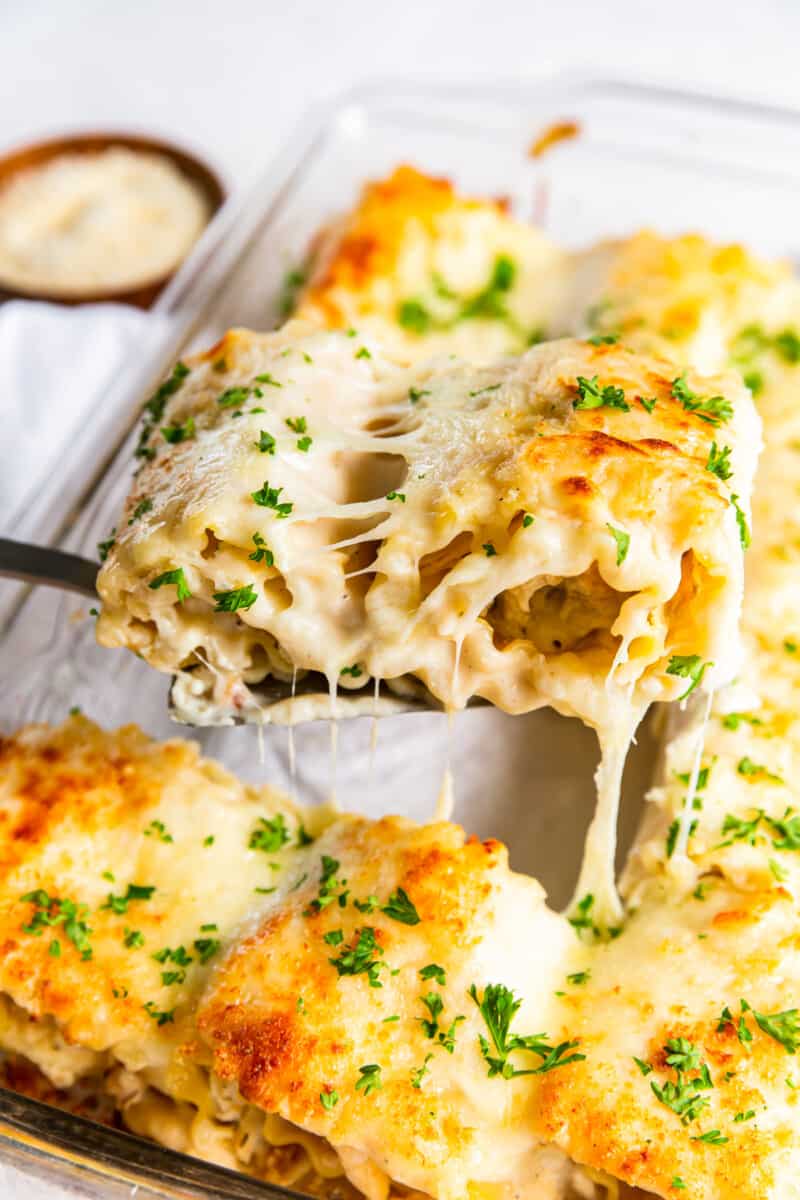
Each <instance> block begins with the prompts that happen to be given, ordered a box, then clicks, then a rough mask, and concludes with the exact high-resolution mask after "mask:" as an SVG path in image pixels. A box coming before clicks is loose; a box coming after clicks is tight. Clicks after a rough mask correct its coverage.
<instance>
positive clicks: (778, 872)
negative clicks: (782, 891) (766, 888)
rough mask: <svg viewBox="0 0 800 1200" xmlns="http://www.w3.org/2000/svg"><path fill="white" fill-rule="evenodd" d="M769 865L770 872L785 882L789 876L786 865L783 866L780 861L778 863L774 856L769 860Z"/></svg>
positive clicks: (778, 879) (779, 880)
mask: <svg viewBox="0 0 800 1200" xmlns="http://www.w3.org/2000/svg"><path fill="white" fill-rule="evenodd" d="M767 866H768V867H769V869H770V873H771V874H772V875H773V876H774V878H775V879H776V880H777V882H778V883H785V882H786V880H787V879H788V878H789V872H788V871H787V870H786V868H785V867H782V866H781V865H780V863H777V862H776V861H775V859H774V858H771V859H770V860H769V861H768V863H767Z"/></svg>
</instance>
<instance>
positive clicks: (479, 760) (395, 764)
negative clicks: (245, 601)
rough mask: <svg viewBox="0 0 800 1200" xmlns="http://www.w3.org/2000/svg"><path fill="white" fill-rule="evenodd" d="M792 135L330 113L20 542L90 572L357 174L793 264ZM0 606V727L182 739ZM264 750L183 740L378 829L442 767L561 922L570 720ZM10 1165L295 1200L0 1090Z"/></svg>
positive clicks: (600, 102)
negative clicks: (213, 348) (217, 355)
mask: <svg viewBox="0 0 800 1200" xmlns="http://www.w3.org/2000/svg"><path fill="white" fill-rule="evenodd" d="M560 121H571V122H575V124H576V125H577V136H575V137H572V138H570V139H568V140H564V141H561V142H558V143H556V144H554V145H553V146H552V147H551V148H550V149H549V150H548V151H547V152H546V153H545V154H544V155H542V156H539V157H535V156H531V154H530V153H529V151H530V147H531V145H532V144H533V142H534V140H535V139H536V138H537V136H538V135H540V134H541V133H542V132H543V131H544V130H545V129H547V128H548V127H549V126H550V125H551V124H553V123H555V122H560ZM798 132H800V115H799V114H796V113H794V112H791V111H786V110H781V109H776V108H767V107H759V106H757V105H752V104H747V103H739V102H736V101H731V100H720V99H714V98H712V97H707V96H703V95H700V94H690V93H686V92H678V91H670V90H666V89H657V88H651V87H647V86H642V85H639V84H636V83H631V82H622V81H609V80H601V79H592V78H586V77H582V76H569V77H559V78H556V79H548V80H544V81H539V82H530V83H517V84H494V85H492V84H478V85H473V84H469V85H464V86H449V85H433V86H432V85H419V84H413V83H392V84H387V85H385V86H381V87H375V88H372V89H369V90H362V91H359V92H354V93H351V94H349V95H346V96H344V97H343V98H342V99H341V100H340V101H339V102H338V103H334V104H329V105H326V108H325V110H324V113H323V112H320V113H317V114H316V115H312V116H310V117H309V118H307V119H306V121H305V122H304V123H303V125H302V126H301V127H300V129H299V130H298V131H297V133H296V134H295V136H294V137H293V139H292V141H291V143H290V145H289V146H288V147H287V149H286V150H285V151H284V152H283V154H282V155H281V156H280V157H279V159H278V160H277V162H275V163H273V164H272V165H271V166H270V169H269V171H268V172H267V174H266V175H265V176H264V178H263V179H262V181H261V182H260V184H259V185H258V186H257V187H256V188H255V189H254V190H253V192H252V193H251V194H250V195H248V196H246V197H245V198H244V199H243V200H241V201H239V202H238V203H234V204H230V203H229V205H228V206H227V208H226V210H225V211H224V212H223V214H221V216H220V218H218V220H217V222H216V223H215V229H214V231H213V235H212V236H210V237H209V238H208V239H207V240H206V242H205V244H204V245H203V247H202V249H201V252H200V253H199V254H196V255H194V256H193V257H192V259H190V261H189V262H188V263H187V264H186V266H185V267H184V268H183V269H182V270H181V271H180V272H179V274H178V275H177V276H176V278H175V279H174V281H173V283H172V285H171V286H170V288H169V289H168V291H167V293H165V295H164V297H163V298H162V301H161V303H160V305H159V313H160V317H159V319H160V322H161V325H160V330H159V336H158V337H157V338H155V339H154V340H153V342H152V343H150V344H149V345H148V347H147V348H146V350H145V352H143V353H142V354H141V355H139V356H137V361H135V362H131V363H130V365H129V369H128V370H127V371H126V372H124V373H123V374H122V375H121V376H120V378H119V379H118V380H117V381H116V383H115V384H114V386H113V388H111V389H110V391H109V394H108V395H107V396H106V397H104V400H103V405H102V413H101V414H100V415H99V417H98V420H97V422H95V423H93V424H92V426H91V427H87V428H85V429H84V430H83V431H81V433H80V434H79V436H78V437H77V438H75V439H73V440H72V442H71V444H70V447H69V454H68V455H67V456H65V458H64V463H65V465H64V467H63V469H62V471H61V472H60V473H59V474H58V476H57V478H54V479H53V480H51V481H50V482H49V483H46V484H45V485H43V487H42V489H41V491H40V494H39V497H38V499H37V502H36V504H35V506H33V507H32V508H31V510H30V511H29V512H28V513H26V515H25V519H24V522H23V525H22V527H21V528H20V529H19V530H18V531H17V533H18V536H24V537H26V538H29V539H31V540H39V541H49V542H53V543H56V542H58V543H60V544H62V545H65V546H67V547H69V548H71V549H76V550H79V551H81V552H82V553H85V554H90V555H93V554H94V553H95V545H96V543H97V542H98V541H99V540H100V539H101V538H102V537H105V536H106V535H107V533H108V531H109V529H110V528H111V526H112V525H113V523H114V520H115V517H116V513H117V512H118V510H119V507H120V505H121V501H122V498H123V496H124V493H125V491H126V490H127V487H128V484H129V480H130V461H131V460H130V452H131V444H132V434H131V430H132V427H133V425H134V423H135V421H136V417H137V414H138V411H139V408H140V406H141V403H142V399H143V397H144V396H146V395H147V393H148V390H149V389H150V388H151V387H152V385H153V384H154V383H155V381H156V380H157V379H158V378H159V377H160V376H161V375H163V374H164V373H165V372H166V370H167V369H168V367H169V365H170V363H171V362H172V361H173V360H174V358H175V357H177V356H178V355H179V354H185V353H188V352H189V351H191V350H192V349H193V348H198V347H200V346H202V345H206V344H209V343H210V342H212V341H213V340H215V339H216V338H217V337H218V336H219V335H220V334H221V333H222V332H223V331H224V330H225V329H226V328H227V327H229V326H231V325H249V326H253V327H255V328H261V329H264V328H268V327H270V326H271V325H274V324H275V323H276V322H277V320H278V311H279V298H280V294H281V284H282V281H283V279H284V276H285V274H286V271H287V270H288V269H290V268H291V267H292V266H294V265H296V264H297V263H298V262H300V261H301V260H302V258H303V254H304V251H305V248H306V246H307V244H308V241H309V239H310V238H311V236H312V234H313V233H314V232H315V230H316V229H317V228H318V227H319V226H320V225H321V224H322V223H323V222H324V221H326V220H327V219H329V218H330V217H331V216H334V215H335V214H336V213H337V212H339V211H341V210H342V209H345V208H347V207H349V206H350V205H352V204H353V202H354V201H355V199H356V196H357V193H358V191H359V189H360V187H361V186H362V184H363V183H364V182H365V181H366V180H367V179H370V178H375V177H377V176H380V175H382V174H385V173H386V172H388V171H389V170H390V169H391V168H392V167H394V166H395V165H397V164H398V163H400V162H410V163H413V164H414V165H415V166H418V167H420V168H422V169H423V170H426V171H429V172H431V173H433V174H438V175H446V176H449V177H450V178H452V179H453V180H454V181H455V182H456V183H457V185H458V186H459V187H461V188H462V189H464V190H466V191H467V192H472V193H475V194H478V195H481V194H484V195H486V194H490V195H503V196H507V197H508V198H509V199H510V201H511V204H512V207H513V209H514V211H515V212H516V214H517V215H518V216H519V217H521V218H523V219H531V220H535V221H536V222H537V223H539V224H541V225H543V226H544V227H545V229H546V230H547V231H548V232H549V233H550V234H551V236H552V237H553V238H555V239H556V240H557V241H559V242H561V243H562V244H565V245H568V246H570V247H579V246H581V245H585V244H587V243H589V242H591V241H593V240H594V239H596V238H600V237H609V236H614V235H622V234H626V233H630V232H632V231H633V230H635V229H637V228H639V227H641V226H649V227H653V228H656V229H658V230H659V231H661V232H664V233H677V232H680V231H684V230H687V229H691V230H698V231H700V232H705V233H708V234H710V235H712V236H713V237H714V238H716V239H718V240H720V239H737V240H743V241H746V242H747V243H748V244H749V245H751V246H753V247H754V248H755V249H757V250H759V251H761V252H763V253H766V254H773V255H778V254H780V255H784V256H789V257H791V258H793V259H800V247H799V246H798V245H797V243H796V240H795V239H796V236H797V235H796V209H797V199H798V190H799V185H800V162H798V159H797V156H796V153H795V147H796V145H797V138H798ZM3 603H4V597H3V595H2V594H0V620H4V628H3V631H2V640H1V641H0V682H2V688H1V689H0V727H2V728H3V729H13V728H16V727H18V726H19V725H20V724H21V723H22V722H24V721H29V720H48V721H59V720H61V719H62V718H63V717H64V716H65V714H66V713H67V711H68V710H69V708H70V707H72V706H74V705H79V706H80V707H81V708H82V709H83V711H84V712H86V713H87V714H88V715H89V716H93V717H96V718H98V719H99V720H100V721H101V722H102V723H103V724H104V725H115V724H119V723H122V722H125V721H137V722H138V723H139V724H140V725H142V727H143V728H144V729H145V730H147V732H149V733H151V734H153V735H156V736H162V737H163V736H174V735H175V733H176V728H175V726H174V725H171V724H170V722H169V720H168V718H167V712H166V691H167V681H166V680H165V679H164V678H163V677H161V676H157V675H156V674H155V673H154V672H152V671H150V670H149V669H148V668H146V667H145V666H144V665H143V664H142V663H140V662H139V661H137V660H136V659H135V658H133V657H132V656H119V657H116V656H114V657H111V655H110V652H109V651H104V650H101V649H99V648H98V647H96V646H95V645H94V639H93V621H92V619H91V617H90V615H89V613H88V612H87V609H88V605H87V604H86V603H83V604H81V602H79V601H77V600H75V599H73V598H70V597H67V596H62V595H59V594H57V593H54V592H47V591H45V590H44V589H41V590H39V591H38V592H32V593H30V594H28V595H27V597H22V598H20V597H19V596H18V595H16V594H15V599H14V602H13V604H9V602H8V592H7V591H6V593H5V607H3ZM656 723H657V721H655V722H650V724H649V725H648V726H647V727H646V728H645V730H644V731H643V732H642V734H641V736H640V738H639V744H638V746H637V747H636V748H635V750H634V752H633V753H632V755H631V760H630V762H629V766H628V770H627V773H626V786H625V795H624V820H623V830H622V842H623V844H624V843H625V840H626V834H628V833H629V832H630V830H631V829H632V827H633V826H634V825H635V823H636V820H637V809H638V807H639V804H640V801H641V797H642V795H643V793H644V790H645V788H646V786H647V782H648V780H649V778H650V777H651V775H652V771H653V766H654V763H655V758H656V748H657V740H656V733H657V730H655V729H654V725H655V724H656ZM259 732H260V731H258V730H254V729H252V728H236V729H225V730H204V731H197V732H196V734H195V735H194V736H197V738H198V740H199V741H200V742H201V744H202V745H203V748H204V750H205V751H206V752H207V753H209V754H211V755H213V756H214V757H217V758H219V759H221V760H222V761H223V762H224V763H225V764H226V765H227V766H229V767H231V768H232V769H234V770H236V771H238V772H240V773H241V774H243V775H244V776H245V777H248V778H251V779H254V780H256V781H263V780H265V779H269V780H270V782H272V783H274V784H276V785H277V786H283V787H285V788H287V789H289V790H291V791H294V792H297V793H299V794H300V796H301V797H302V799H304V800H306V801H312V802H313V801H320V800H322V799H324V798H325V797H326V795H327V794H328V793H329V790H330V788H331V785H332V779H335V782H336V784H337V788H338V791H339V793H340V794H341V795H342V796H343V798H344V806H345V807H347V808H352V809H355V810H360V811H365V812H369V813H370V814H377V813H379V812H385V811H404V812H406V813H408V814H409V815H411V816H413V817H417V818H422V819H424V818H426V817H429V816H430V814H431V811H432V808H433V805H434V803H435V800H436V793H437V790H438V786H439V783H440V781H441V776H442V770H443V768H444V766H445V765H446V764H447V763H448V762H449V763H450V764H451V766H452V768H453V772H454V775H455V783H456V796H457V800H458V805H457V809H456V817H457V819H460V820H461V821H462V822H463V823H464V824H465V825H467V827H468V828H469V829H470V830H471V831H474V832H477V833H478V834H481V835H484V834H488V833H491V834H493V835H494V836H497V837H500V838H502V839H503V840H504V841H506V842H507V843H509V845H510V848H511V854H512V861H513V863H514V865H515V866H516V867H517V868H519V869H524V870H528V871H531V872H533V873H534V874H536V875H537V877H538V878H539V879H540V880H541V881H542V883H543V884H544V886H545V888H546V889H547V891H548V893H549V895H550V898H551V901H552V902H553V903H555V904H562V903H564V902H565V901H566V900H567V898H568V896H569V893H570V889H571V887H572V884H573V881H574V878H575V874H576V870H577V863H578V859H579V855H580V846H581V840H582V834H583V830H584V828H585V826H586V824H587V822H588V819H589V816H590V814H591V810H592V806H593V802H594V790H593V786H592V770H593V767H594V765H595V763H596V758H597V751H596V746H595V743H594V737H593V735H592V734H591V733H590V732H589V731H588V730H586V729H584V728H582V727H581V726H579V725H578V724H577V723H575V722H569V721H566V720H564V719H562V718H560V717H558V716H556V715H555V714H553V713H550V712H539V713H534V714H531V715H530V716H528V717H519V718H509V717H506V716H505V715H503V714H501V713H498V712H494V711H492V710H475V711H472V712H468V713H464V714H462V715H460V716H459V717H458V719H457V720H456V721H455V722H448V721H447V719H446V718H445V717H443V716H438V715H434V714H423V715H420V714H414V715H406V716H399V717H393V718H389V719H387V720H385V721H384V722H382V724H381V729H380V737H379V740H378V747H377V751H375V752H374V753H373V751H372V750H371V740H372V739H371V728H370V722H369V720H368V719H359V720H354V721H350V722H346V723H345V724H344V726H343V727H342V729H341V731H340V736H339V751H338V760H337V759H335V758H334V757H333V756H332V755H331V753H329V749H328V746H329V740H328V739H329V732H328V730H327V728H326V727H325V724H324V723H320V724H316V725H313V726H309V727H306V728H303V729H302V730H300V731H298V732H297V733H296V734H295V748H296V750H297V761H298V764H299V766H298V769H297V772H295V771H294V770H293V768H292V760H293V756H292V754H291V752H290V745H289V739H288V735H287V733H286V732H285V731H280V730H271V731H269V732H268V733H265V734H264V736H263V738H259ZM487 798H488V801H487ZM565 814H568V820H566V821H565V819H564V817H565ZM4 1170H7V1171H8V1172H9V1178H10V1179H11V1188H10V1191H11V1195H14V1179H15V1178H16V1179H21V1180H25V1179H27V1178H28V1176H31V1177H33V1176H35V1177H36V1179H37V1180H39V1181H40V1182H42V1183H43V1184H44V1183H47V1184H49V1185H50V1186H51V1187H55V1191H51V1192H49V1193H48V1192H46V1191H45V1192H43V1193H42V1194H43V1195H53V1196H57V1195H61V1194H63V1192H68V1193H69V1194H70V1195H78V1196H83V1197H90V1196H91V1197H94V1196H103V1197H109V1198H110V1197H113V1198H114V1200H116V1198H117V1197H126V1198H127V1197H130V1198H131V1200H132V1198H133V1197H134V1196H136V1197H137V1198H138V1200H142V1198H144V1197H146V1198H147V1200H151V1198H153V1200H155V1198H164V1200H165V1198H166V1197H178V1196H180V1197H184V1196H185V1197H208V1198H209V1200H210V1198H211V1197H237V1198H238V1197H242V1198H244V1197H249V1196H252V1197H254V1198H255V1197H258V1196H264V1195H270V1194H271V1195H278V1194H281V1195H290V1193H286V1192H283V1191H282V1190H281V1189H277V1188H270V1187H267V1186H266V1185H261V1184H257V1183H255V1182H253V1181H250V1180H247V1179H245V1178H244V1177H241V1176H236V1175H232V1174H231V1173H230V1172H228V1171H225V1170H222V1169H218V1168H214V1167H210V1166H206V1165H203V1164H197V1163H196V1162H194V1161H192V1160H190V1159H188V1158H185V1157H183V1156H181V1155H178V1154H175V1153H172V1152H170V1151H167V1150H164V1149H162V1148H159V1147H156V1146H151V1145H149V1144H148V1143H145V1142H143V1141H141V1140H139V1139H137V1138H134V1137H131V1136H130V1135H126V1134H119V1133H117V1132H115V1131H113V1130H106V1129H103V1128H101V1127H98V1126H92V1125H91V1124H90V1123H88V1122H86V1121H85V1120H83V1119H81V1118H77V1117H72V1116H70V1115H69V1114H64V1113H59V1112H56V1111H55V1110H52V1109H47V1108H45V1107H44V1106H42V1105H40V1104H38V1103H36V1102H34V1101H30V1100H26V1099H24V1098H20V1097H18V1096H14V1095H13V1094H12V1093H8V1092H5V1093H4V1092H3V1091H2V1090H1V1089H0V1180H2V1178H3V1175H2V1172H3V1171H4ZM57 1185H61V1189H62V1190H61V1191H60V1190H59V1188H58V1186H57ZM32 1187H33V1185H32V1184H31V1189H32ZM22 1188H23V1190H24V1184H23V1185H22ZM23 1190H20V1193H19V1194H20V1195H22V1194H23ZM24 1194H25V1196H26V1197H27V1196H28V1195H29V1194H31V1193H30V1192H29V1191H24Z"/></svg>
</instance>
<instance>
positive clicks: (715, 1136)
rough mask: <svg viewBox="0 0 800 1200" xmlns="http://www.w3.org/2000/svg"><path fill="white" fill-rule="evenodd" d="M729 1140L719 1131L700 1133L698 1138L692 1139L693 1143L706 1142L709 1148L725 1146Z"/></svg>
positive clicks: (709, 1130)
mask: <svg viewBox="0 0 800 1200" xmlns="http://www.w3.org/2000/svg"><path fill="white" fill-rule="evenodd" d="M729 1140H730V1139H729V1138H726V1136H724V1134H722V1133H720V1130H718V1129H708V1130H706V1132H705V1133H698V1134H697V1136H696V1138H692V1141H704V1142H705V1144H706V1145H708V1146H724V1144H726V1142H727V1141H729Z"/></svg>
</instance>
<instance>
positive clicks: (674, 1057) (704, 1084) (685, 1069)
mask: <svg viewBox="0 0 800 1200" xmlns="http://www.w3.org/2000/svg"><path fill="white" fill-rule="evenodd" d="M663 1050H664V1056H665V1062H666V1064H667V1066H668V1067H671V1068H672V1069H673V1070H674V1072H675V1079H674V1080H673V1079H667V1080H666V1081H665V1082H664V1083H656V1081H655V1080H651V1081H650V1087H651V1088H652V1091H653V1095H654V1096H655V1097H656V1099H657V1100H659V1101H660V1102H661V1103H662V1104H663V1105H665V1106H666V1107H667V1108H670V1109H672V1111H673V1112H674V1113H675V1114H676V1116H678V1117H680V1120H681V1124H682V1125H688V1124H690V1122H692V1121H695V1120H697V1118H698V1117H699V1116H700V1113H701V1112H703V1111H704V1109H706V1108H707V1107H708V1104H709V1100H708V1097H706V1096H703V1095H702V1092H704V1091H708V1090H709V1089H710V1088H713V1086H714V1084H713V1082H712V1079H711V1072H710V1071H709V1069H708V1065H707V1064H706V1063H704V1062H702V1061H701V1058H700V1051H699V1049H698V1048H697V1046H695V1045H694V1043H693V1042H690V1041H688V1040H687V1039H686V1038H681V1037H678V1038H670V1039H669V1040H668V1041H667V1042H666V1043H665V1045H664V1048H663ZM694 1072H697V1074H694Z"/></svg>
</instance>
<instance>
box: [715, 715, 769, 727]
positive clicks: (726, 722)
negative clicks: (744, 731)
mask: <svg viewBox="0 0 800 1200" xmlns="http://www.w3.org/2000/svg"><path fill="white" fill-rule="evenodd" d="M743 721H744V723H745V724H746V725H763V724H764V722H763V721H762V720H761V718H760V717H753V716H751V715H750V713H743V712H732V713H725V716H724V717H723V718H722V725H723V728H725V729H738V728H739V726H740V725H741V724H742V722H743Z"/></svg>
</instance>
